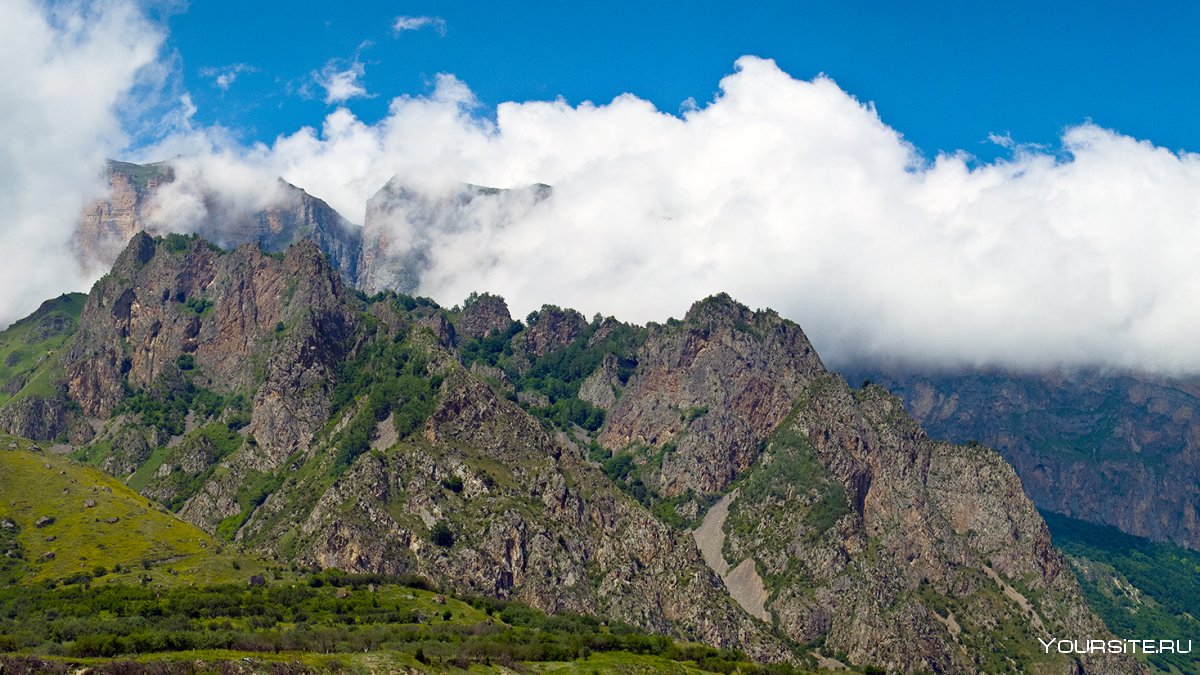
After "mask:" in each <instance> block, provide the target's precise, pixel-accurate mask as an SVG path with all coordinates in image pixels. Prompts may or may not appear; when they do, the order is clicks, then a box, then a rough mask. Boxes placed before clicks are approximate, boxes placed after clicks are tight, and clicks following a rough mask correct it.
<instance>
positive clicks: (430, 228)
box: [355, 178, 550, 294]
mask: <svg viewBox="0 0 1200 675" xmlns="http://www.w3.org/2000/svg"><path fill="white" fill-rule="evenodd" d="M549 194H550V188H549V187H548V186H546V185H534V186H530V187H527V188H520V189H515V190H498V189H496V188H488V187H482V186H478V185H469V184H463V185H459V186H456V187H455V188H453V189H451V190H448V191H442V192H428V191H421V190H416V189H413V188H411V187H408V186H405V185H403V184H402V183H400V182H399V181H398V180H396V179H394V178H393V179H392V180H391V181H389V182H388V183H387V184H386V185H384V186H383V187H382V188H380V190H379V191H378V192H377V193H375V195H374V196H372V197H371V199H370V200H368V201H367V215H366V220H365V221H364V222H363V229H362V253H361V256H360V258H359V260H358V276H357V281H356V284H355V285H356V286H357V287H358V288H360V289H362V290H363V291H365V292H366V293H368V294H374V293H378V292H380V291H384V290H394V291H399V292H401V293H413V292H415V291H416V290H417V288H418V287H419V285H420V283H421V277H422V275H423V274H424V273H425V272H427V271H428V270H429V269H430V265H431V264H432V260H433V257H432V256H433V255H434V254H435V253H438V252H439V251H437V248H438V247H439V246H440V245H441V244H440V242H439V237H440V236H441V235H443V234H447V233H459V232H464V231H472V230H478V231H485V230H492V229H497V228H502V227H504V226H505V225H507V224H508V223H509V222H510V221H511V220H512V218H514V217H516V216H519V215H521V214H523V213H525V212H527V211H528V210H529V209H530V208H532V207H533V206H534V205H535V204H536V203H537V202H539V201H541V200H543V199H545V198H546V197H547V196H549Z"/></svg>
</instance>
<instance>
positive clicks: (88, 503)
mask: <svg viewBox="0 0 1200 675" xmlns="http://www.w3.org/2000/svg"><path fill="white" fill-rule="evenodd" d="M83 506H84V508H87V509H94V508H96V500H94V499H88V500H86V501H84V502H83Z"/></svg>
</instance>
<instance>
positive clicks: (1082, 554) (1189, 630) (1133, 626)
mask: <svg viewBox="0 0 1200 675" xmlns="http://www.w3.org/2000/svg"><path fill="white" fill-rule="evenodd" d="M1042 517H1044V518H1045V519H1046V525H1048V526H1049V527H1050V534H1051V536H1052V537H1053V538H1054V544H1055V546H1057V547H1058V548H1059V549H1061V550H1062V551H1063V553H1065V554H1066V555H1067V557H1068V559H1070V561H1071V565H1072V567H1073V568H1074V570H1075V576H1076V577H1078V578H1079V583H1080V585H1081V586H1083V592H1084V594H1085V595H1086V596H1087V600H1088V604H1089V605H1091V607H1092V609H1093V610H1094V611H1095V612H1096V613H1097V614H1099V615H1100V618H1102V619H1104V623H1106V624H1107V625H1108V627H1109V629H1110V630H1112V632H1113V633H1115V634H1116V635H1117V637H1121V638H1126V639H1162V640H1176V639H1182V640H1185V641H1186V640H1189V639H1190V640H1196V641H1200V619H1198V618H1197V612H1198V611H1200V553H1198V552H1196V551H1190V550H1188V549H1185V548H1180V547H1178V546H1175V545H1173V544H1167V543H1161V542H1155V541H1151V540H1149V539H1144V538H1142V537H1134V536H1132V535H1128V534H1125V533H1124V532H1121V531H1120V530H1117V529H1116V528H1112V527H1106V526H1103V525H1094V524H1092V523H1088V522H1084V521H1082V520H1076V519H1074V518H1069V517H1067V516H1064V515H1061V514H1058V513H1053V512H1050V511H1043V512H1042ZM1147 660H1148V662H1149V665H1151V666H1154V667H1155V668H1157V669H1158V670H1160V671H1163V672H1172V673H1200V654H1196V653H1193V654H1154V655H1149V656H1147Z"/></svg>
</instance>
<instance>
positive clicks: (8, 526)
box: [0, 518, 17, 530]
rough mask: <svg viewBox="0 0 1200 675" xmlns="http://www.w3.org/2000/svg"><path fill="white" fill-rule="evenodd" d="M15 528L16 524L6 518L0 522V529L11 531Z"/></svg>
mask: <svg viewBox="0 0 1200 675" xmlns="http://www.w3.org/2000/svg"><path fill="white" fill-rule="evenodd" d="M16 527H17V524H16V523H14V522H13V521H11V520H9V519H7V518H5V519H4V520H0V528H3V529H5V530H12V529H15V528H16Z"/></svg>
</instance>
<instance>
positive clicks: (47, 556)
mask: <svg viewBox="0 0 1200 675" xmlns="http://www.w3.org/2000/svg"><path fill="white" fill-rule="evenodd" d="M57 556H58V554H56V553H55V552H54V551H46V552H45V553H43V554H42V555H41V556H39V557H38V560H40V561H42V562H47V561H50V560H54V558H56V557H57Z"/></svg>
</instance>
